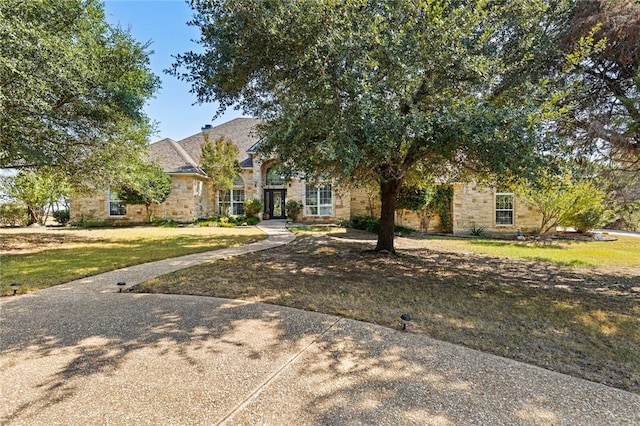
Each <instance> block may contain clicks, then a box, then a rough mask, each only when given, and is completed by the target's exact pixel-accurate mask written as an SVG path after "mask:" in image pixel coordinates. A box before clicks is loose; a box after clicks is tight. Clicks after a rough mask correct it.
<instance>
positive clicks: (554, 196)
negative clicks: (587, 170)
mask: <svg viewBox="0 0 640 426" xmlns="http://www.w3.org/2000/svg"><path fill="white" fill-rule="evenodd" d="M515 192H516V194H517V195H518V196H519V197H521V198H522V199H523V200H524V201H525V202H526V203H527V204H529V205H530V206H532V207H534V208H535V209H536V210H538V211H539V212H540V213H541V214H542V219H541V223H540V232H541V233H543V234H545V233H547V232H549V231H550V230H551V229H553V228H555V227H556V226H558V225H560V226H565V227H575V228H576V229H577V230H579V231H582V232H584V231H587V230H588V229H591V228H594V227H598V226H600V225H602V224H604V223H606V221H607V219H608V217H609V216H610V212H609V210H608V209H607V208H606V207H605V200H606V194H605V192H604V191H603V190H601V189H599V188H598V187H596V185H595V183H594V182H593V181H592V180H589V179H574V178H573V177H572V174H571V173H570V172H569V171H567V170H565V171H563V172H562V173H561V174H559V175H557V174H553V173H551V172H550V171H548V170H541V171H540V172H539V174H538V178H537V180H536V181H535V182H530V181H526V180H522V181H519V182H518V183H517V184H516V186H515Z"/></svg>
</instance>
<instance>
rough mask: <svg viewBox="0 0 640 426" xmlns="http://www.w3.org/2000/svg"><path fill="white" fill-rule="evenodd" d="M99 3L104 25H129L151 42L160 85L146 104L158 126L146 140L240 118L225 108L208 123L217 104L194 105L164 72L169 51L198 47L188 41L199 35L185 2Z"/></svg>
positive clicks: (186, 87)
mask: <svg viewBox="0 0 640 426" xmlns="http://www.w3.org/2000/svg"><path fill="white" fill-rule="evenodd" d="M104 5H105V15H106V19H107V22H108V23H109V24H111V25H118V26H120V27H122V28H125V29H129V30H130V32H131V35H132V36H133V37H134V38H135V39H136V40H138V41H140V42H143V43H146V42H151V46H150V47H149V50H152V51H153V52H154V53H153V54H151V55H150V60H151V70H152V71H153V73H154V74H155V75H157V76H158V77H160V79H161V80H162V87H161V88H160V90H158V92H157V93H156V96H155V98H154V99H151V100H150V101H149V102H148V104H147V105H146V107H145V111H146V113H147V115H148V116H149V117H150V118H151V120H153V121H155V122H156V124H157V126H156V127H157V130H158V133H157V134H156V135H153V136H152V137H151V141H150V142H156V141H158V140H160V139H164V138H171V139H173V140H175V141H179V140H180V139H184V138H185V137H188V136H191V135H194V134H196V133H198V132H200V129H201V127H202V126H204V125H205V124H213V125H214V126H215V125H217V124H221V123H224V122H226V121H229V120H232V119H233V118H236V117H241V116H242V112H241V111H235V110H233V109H229V110H227V112H226V113H225V114H224V116H222V117H220V118H218V119H216V120H215V121H213V120H212V119H213V116H214V114H215V112H216V110H217V104H213V103H210V104H202V105H197V104H196V105H193V104H194V103H196V97H195V95H193V94H191V93H189V90H190V88H191V86H190V85H189V84H188V83H186V82H183V81H180V80H178V79H177V78H176V77H173V76H170V75H167V74H165V73H164V72H163V70H165V69H167V68H169V67H170V66H171V63H172V62H173V59H172V55H177V54H179V53H184V52H187V51H189V50H193V51H198V50H200V49H199V46H198V45H197V44H196V43H195V42H193V41H192V40H197V39H198V38H199V29H198V28H197V27H192V26H189V25H187V21H189V20H190V19H191V17H192V15H193V11H192V10H191V9H190V8H189V6H188V5H187V3H186V2H185V1H184V0H106V1H105V2H104Z"/></svg>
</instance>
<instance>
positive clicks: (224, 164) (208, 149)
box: [200, 132, 240, 191]
mask: <svg viewBox="0 0 640 426" xmlns="http://www.w3.org/2000/svg"><path fill="white" fill-rule="evenodd" d="M203 135H204V140H205V143H204V144H203V145H202V156H201V157H200V165H201V167H202V169H203V170H204V171H205V173H206V174H207V175H208V176H209V178H210V179H211V187H212V188H213V190H215V191H223V190H228V189H231V188H233V179H234V178H235V177H236V175H237V174H238V172H239V171H240V169H239V164H238V160H237V158H238V148H237V147H236V146H235V145H234V144H233V142H231V141H230V140H229V139H226V138H225V137H224V136H221V137H219V138H217V139H215V140H214V141H213V142H212V141H210V140H209V135H208V134H207V133H206V132H203Z"/></svg>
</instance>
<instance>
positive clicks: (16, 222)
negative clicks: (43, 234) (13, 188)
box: [0, 203, 29, 226]
mask: <svg viewBox="0 0 640 426" xmlns="http://www.w3.org/2000/svg"><path fill="white" fill-rule="evenodd" d="M28 220H29V215H28V214H27V209H26V207H25V206H24V204H21V203H4V204H0V225H2V226H24V225H26V224H27V222H28Z"/></svg>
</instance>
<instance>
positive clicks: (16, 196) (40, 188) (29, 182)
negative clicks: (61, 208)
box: [0, 168, 70, 225]
mask: <svg viewBox="0 0 640 426" xmlns="http://www.w3.org/2000/svg"><path fill="white" fill-rule="evenodd" d="M0 189H2V191H3V192H4V193H5V194H6V195H7V196H8V197H9V198H10V199H13V200H16V201H19V202H20V203H22V204H23V205H24V207H25V208H26V210H27V213H28V223H27V224H29V225H30V224H32V223H38V224H40V225H44V224H45V223H46V221H47V218H48V217H49V213H50V212H51V211H52V209H53V208H54V206H55V205H56V204H57V203H58V202H61V201H64V200H68V198H69V193H70V187H69V184H68V182H67V180H66V178H65V177H64V176H63V175H62V174H61V173H59V171H58V170H55V169H51V168H42V169H40V170H38V171H35V170H20V172H19V173H18V174H17V175H16V176H5V177H2V179H1V180H0Z"/></svg>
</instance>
